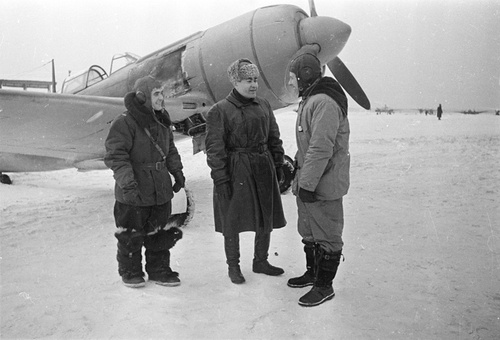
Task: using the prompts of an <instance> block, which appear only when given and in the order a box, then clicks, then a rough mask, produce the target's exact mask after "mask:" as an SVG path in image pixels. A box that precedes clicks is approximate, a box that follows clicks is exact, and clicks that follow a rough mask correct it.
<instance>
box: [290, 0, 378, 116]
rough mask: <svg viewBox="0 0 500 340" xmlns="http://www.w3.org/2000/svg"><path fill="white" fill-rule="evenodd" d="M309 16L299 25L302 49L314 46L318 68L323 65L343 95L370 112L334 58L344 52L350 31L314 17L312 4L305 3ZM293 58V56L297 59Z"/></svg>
mask: <svg viewBox="0 0 500 340" xmlns="http://www.w3.org/2000/svg"><path fill="white" fill-rule="evenodd" d="M309 9H310V12H311V16H310V17H309V18H305V19H302V20H301V21H300V38H301V41H302V43H303V44H304V45H303V46H302V48H301V49H300V50H299V52H298V53H297V54H299V53H300V52H301V50H303V49H307V50H310V47H307V45H317V46H318V47H319V48H316V50H317V51H318V52H317V57H318V59H319V60H320V61H321V63H322V64H326V65H327V66H328V68H329V69H330V71H331V72H332V74H333V75H334V76H335V78H336V79H337V81H338V82H339V83H340V85H342V87H343V88H344V89H345V91H346V92H347V93H348V94H349V95H350V96H351V97H352V99H354V100H355V101H356V103H358V104H359V105H360V106H361V107H363V108H364V109H366V110H369V109H370V106H371V105H370V100H369V99H368V97H367V96H366V94H365V92H364V91H363V89H362V88H361V86H360V85H359V83H358V82H357V81H356V79H355V78H354V76H353V75H352V73H351V72H350V71H349V69H348V68H347V66H345V64H344V63H343V62H342V60H340V58H339V57H338V56H337V55H338V54H339V53H340V51H341V50H342V49H343V48H344V46H345V43H346V42H347V39H348V38H349V35H350V34H351V27H350V26H349V25H347V24H346V23H344V22H342V21H340V20H337V19H334V18H330V17H321V16H318V13H317V12H316V6H315V4H314V0H309ZM297 54H296V55H297Z"/></svg>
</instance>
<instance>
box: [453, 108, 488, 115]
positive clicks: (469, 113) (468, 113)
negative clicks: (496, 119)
mask: <svg viewBox="0 0 500 340" xmlns="http://www.w3.org/2000/svg"><path fill="white" fill-rule="evenodd" d="M487 111H488V110H483V111H476V110H470V109H469V110H464V111H459V112H460V113H463V114H465V115H477V114H480V113H483V112H487Z"/></svg>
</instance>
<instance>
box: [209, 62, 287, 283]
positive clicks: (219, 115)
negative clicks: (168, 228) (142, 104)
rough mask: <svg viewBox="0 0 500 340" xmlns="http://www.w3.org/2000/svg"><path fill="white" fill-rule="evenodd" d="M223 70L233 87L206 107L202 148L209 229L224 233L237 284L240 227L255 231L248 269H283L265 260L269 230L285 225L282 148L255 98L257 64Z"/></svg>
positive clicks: (264, 106)
mask: <svg viewBox="0 0 500 340" xmlns="http://www.w3.org/2000/svg"><path fill="white" fill-rule="evenodd" d="M228 75H229V79H230V81H231V83H232V84H233V86H234V88H233V90H232V91H231V92H230V93H229V95H228V96H227V97H226V98H225V99H223V100H221V101H219V102H218V103H216V104H215V105H214V106H213V107H212V108H211V109H210V111H209V112H208V115H207V136H206V151H207V163H208V165H209V167H210V168H211V176H212V179H213V182H214V195H213V205H214V220H215V230H216V231H217V232H220V233H222V234H223V235H224V249H225V253H226V259H227V264H228V267H229V270H228V274H229V277H230V279H231V281H232V282H233V283H237V284H238V283H243V282H245V278H244V277H243V275H242V273H241V270H240V266H239V258H240V251H239V248H240V247H239V233H241V232H244V231H254V232H255V233H256V234H255V245H254V260H253V267H252V269H253V271H254V272H256V273H263V274H267V275H281V274H283V272H284V271H283V269H281V268H277V267H274V266H272V265H271V264H269V262H268V261H267V258H268V250H269V244H270V239H271V231H272V230H273V229H276V228H281V227H283V226H285V225H286V221H285V217H284V214H283V207H282V204H281V196H280V190H279V185H278V179H277V176H280V175H281V174H282V173H283V172H282V170H281V166H282V165H283V160H284V151H283V146H282V144H283V142H282V141H281V139H280V132H279V128H278V124H277V123H276V119H275V117H274V114H273V111H272V109H271V106H270V104H269V102H268V101H267V100H265V99H263V98H259V97H257V88H258V83H257V80H258V77H259V71H258V68H257V66H256V65H254V64H253V63H252V62H251V61H250V60H248V59H239V60H236V61H235V62H234V63H232V64H231V65H230V66H229V68H228ZM277 174H278V175H277Z"/></svg>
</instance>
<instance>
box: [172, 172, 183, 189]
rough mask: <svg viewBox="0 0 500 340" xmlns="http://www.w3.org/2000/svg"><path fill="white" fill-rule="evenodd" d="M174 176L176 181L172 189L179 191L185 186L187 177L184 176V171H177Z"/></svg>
mask: <svg viewBox="0 0 500 340" xmlns="http://www.w3.org/2000/svg"><path fill="white" fill-rule="evenodd" d="M173 176H174V179H175V183H174V185H173V187H172V190H174V192H176V193H177V192H179V190H181V188H184V185H185V184H186V179H185V178H184V174H183V173H182V171H177V172H176V173H174V174H173Z"/></svg>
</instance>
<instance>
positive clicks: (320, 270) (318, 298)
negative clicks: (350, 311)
mask: <svg viewBox="0 0 500 340" xmlns="http://www.w3.org/2000/svg"><path fill="white" fill-rule="evenodd" d="M341 256H342V250H339V251H337V252H334V253H327V252H326V251H325V250H324V249H323V248H319V249H318V254H317V256H316V261H317V262H316V268H317V272H316V280H315V282H314V286H313V287H312V289H311V290H310V291H309V292H308V293H307V294H305V295H304V296H302V297H301V298H300V299H299V305H301V306H305V307H312V306H318V305H320V304H322V303H323V302H325V301H328V300H331V299H332V298H333V297H334V296H335V292H334V290H333V287H332V281H333V279H334V278H335V275H336V274H337V269H338V266H339V264H340V257H341Z"/></svg>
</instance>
